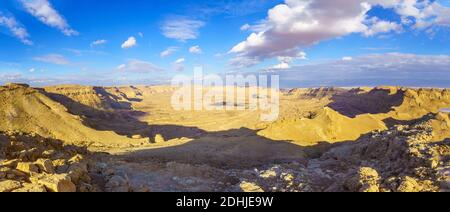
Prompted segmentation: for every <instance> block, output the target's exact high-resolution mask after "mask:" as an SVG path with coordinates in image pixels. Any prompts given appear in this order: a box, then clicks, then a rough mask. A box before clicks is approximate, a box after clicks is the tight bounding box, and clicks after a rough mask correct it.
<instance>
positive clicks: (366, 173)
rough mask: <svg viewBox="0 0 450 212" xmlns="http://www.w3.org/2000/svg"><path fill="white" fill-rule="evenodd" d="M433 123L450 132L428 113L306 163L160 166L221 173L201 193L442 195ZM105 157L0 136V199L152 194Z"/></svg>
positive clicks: (439, 145)
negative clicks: (9, 195) (57, 194)
mask: <svg viewBox="0 0 450 212" xmlns="http://www.w3.org/2000/svg"><path fill="white" fill-rule="evenodd" d="M437 121H438V122H439V123H440V124H441V125H446V127H450V121H449V115H448V114H445V113H440V114H437V115H436V114H430V115H428V116H426V117H424V118H422V119H421V120H417V121H415V122H414V123H411V124H406V125H396V126H393V127H391V128H390V129H389V130H387V131H382V132H381V131H376V132H372V133H370V134H368V135H366V136H364V137H362V138H360V139H359V140H357V141H355V142H349V143H343V144H340V145H338V146H337V147H334V148H331V149H329V150H328V151H326V152H324V153H323V154H322V155H321V156H320V157H319V158H315V159H314V158H311V159H308V160H305V161H291V162H285V163H281V164H272V165H265V166H262V167H258V168H254V169H230V170H221V169H217V168H213V167H208V166H206V165H203V166H197V167H195V166H192V165H188V164H180V163H174V162H169V163H166V165H165V166H167V167H170V168H171V169H172V171H173V173H176V171H177V169H178V171H179V172H185V173H189V172H190V171H191V172H192V171H194V170H200V168H199V167H201V168H202V169H203V170H214V172H216V173H220V174H218V175H221V176H220V177H219V176H217V175H214V174H210V175H208V174H207V173H208V171H205V173H204V174H205V175H208V176H203V177H209V178H210V179H209V180H211V181H214V182H215V184H214V185H211V187H212V188H208V189H210V190H211V191H247V192H251V191H276V192H285V191H295V192H298V191H301V192H313V191H320V192H322V191H326V192H335V191H347V192H435V191H441V192H442V191H444V192H448V191H450V139H446V140H444V141H440V142H435V141H431V140H430V139H431V138H432V137H433V136H432V134H433V128H432V124H433V123H434V124H435V123H436V122H437ZM109 157H111V156H109V155H108V154H104V153H91V152H89V151H88V150H86V149H85V148H80V147H76V146H70V145H64V144H63V143H61V142H59V141H57V140H52V139H45V138H42V137H40V136H38V135H32V134H31V135H30V134H23V133H20V132H2V133H1V136H0V158H3V159H2V160H0V192H75V191H78V192H98V191H120V192H133V191H134V192H142V191H144V192H146V191H152V188H150V187H148V184H145V183H142V184H132V183H131V182H129V179H128V176H127V173H126V171H124V170H120V168H118V167H116V166H115V165H114V164H113V163H110V164H108V161H111V160H108V158H109ZM99 158H102V159H103V161H106V162H101V161H102V160H98V159H99ZM116 165H117V164H116ZM193 175H194V174H193ZM170 180H173V181H177V183H179V184H184V185H186V186H189V184H192V183H194V181H195V180H198V178H196V177H192V178H189V177H184V178H181V177H176V176H174V177H173V178H172V179H170ZM181 181H182V182H181Z"/></svg>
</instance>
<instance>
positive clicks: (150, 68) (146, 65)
mask: <svg viewBox="0 0 450 212" xmlns="http://www.w3.org/2000/svg"><path fill="white" fill-rule="evenodd" d="M117 70H119V71H122V72H130V73H150V72H158V71H164V69H162V68H160V67H158V66H156V65H154V64H152V63H150V62H147V61H142V60H137V59H131V60H129V61H128V63H127V64H122V65H119V66H118V67H117Z"/></svg>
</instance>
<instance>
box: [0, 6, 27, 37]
mask: <svg viewBox="0 0 450 212" xmlns="http://www.w3.org/2000/svg"><path fill="white" fill-rule="evenodd" d="M0 26H5V27H6V28H8V29H9V31H10V32H11V33H12V34H13V36H14V37H16V38H18V39H19V40H20V41H21V42H22V43H24V44H26V45H33V42H32V41H31V40H30V39H29V37H30V35H29V34H28V31H27V29H25V27H23V26H22V25H21V24H20V23H19V22H18V21H17V20H16V19H15V18H14V17H13V16H5V15H3V14H2V13H0Z"/></svg>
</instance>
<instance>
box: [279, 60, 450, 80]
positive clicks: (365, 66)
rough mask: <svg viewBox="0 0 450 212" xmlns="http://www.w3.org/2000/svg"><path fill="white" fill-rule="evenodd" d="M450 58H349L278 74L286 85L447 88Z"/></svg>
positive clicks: (449, 74) (297, 67)
mask: <svg viewBox="0 0 450 212" xmlns="http://www.w3.org/2000/svg"><path fill="white" fill-rule="evenodd" d="M448 67H450V56H448V55H415V54H403V53H386V54H370V55H363V56H358V57H353V58H351V57H345V58H343V59H341V60H332V61H327V62H322V63H316V64H307V65H298V66H293V67H291V68H290V69H288V70H283V71H278V72H277V73H278V74H280V77H281V80H282V83H284V85H285V86H292V87H305V86H378V85H404V86H438V87H439V86H443V87H447V86H448V85H449V83H450V70H449V68H448Z"/></svg>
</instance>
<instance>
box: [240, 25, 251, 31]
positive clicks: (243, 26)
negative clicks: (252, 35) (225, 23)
mask: <svg viewBox="0 0 450 212" xmlns="http://www.w3.org/2000/svg"><path fill="white" fill-rule="evenodd" d="M251 27H252V26H250V24H244V25H242V26H241V31H247V30H249V29H250V28H251Z"/></svg>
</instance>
